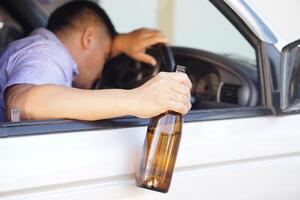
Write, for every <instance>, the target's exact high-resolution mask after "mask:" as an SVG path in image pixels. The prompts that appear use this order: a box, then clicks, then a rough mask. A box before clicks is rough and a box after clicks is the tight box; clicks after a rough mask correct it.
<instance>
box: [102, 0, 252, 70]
mask: <svg viewBox="0 0 300 200" xmlns="http://www.w3.org/2000/svg"><path fill="white" fill-rule="evenodd" d="M100 5H101V6H102V7H104V9H106V11H107V12H108V14H109V16H110V17H111V18H112V21H113V22H114V24H115V26H116V28H117V30H118V31H120V32H128V31H131V30H133V29H136V28H139V27H143V26H146V27H152V28H158V29H160V30H162V31H163V32H164V34H166V36H167V37H168V38H169V39H170V40H171V41H172V44H173V45H175V46H184V47H191V48H196V49H203V50H206V51H210V52H213V53H217V54H221V55H225V56H227V57H230V58H232V59H235V60H241V61H243V62H248V63H250V64H253V65H256V63H257V62H256V52H255V49H254V48H253V47H252V46H251V45H250V43H249V42H248V41H247V40H246V39H245V38H244V37H243V35H241V33H240V32H239V31H238V30H237V29H236V28H235V27H234V26H233V25H232V24H231V23H230V22H229V20H227V18H225V17H224V16H223V15H222V13H221V12H219V10H217V9H216V8H215V7H214V6H213V5H212V4H211V3H210V2H209V1H207V0H198V1H193V0H185V1H179V0H166V1H159V0H154V1H146V0H131V1H117V0H101V1H100ZM124 8H126V9H124ZM129 10H131V11H132V12H128V11H129Z"/></svg>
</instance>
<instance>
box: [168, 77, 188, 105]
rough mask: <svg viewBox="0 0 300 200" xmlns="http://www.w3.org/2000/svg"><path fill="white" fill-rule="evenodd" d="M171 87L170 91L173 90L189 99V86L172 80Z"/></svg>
mask: <svg viewBox="0 0 300 200" xmlns="http://www.w3.org/2000/svg"><path fill="white" fill-rule="evenodd" d="M171 89H172V91H174V92H176V93H178V94H181V95H184V96H186V97H187V98H188V99H189V100H190V99H191V92H190V88H189V87H188V86H186V85H185V84H182V83H179V82H176V81H174V80H172V82H171Z"/></svg>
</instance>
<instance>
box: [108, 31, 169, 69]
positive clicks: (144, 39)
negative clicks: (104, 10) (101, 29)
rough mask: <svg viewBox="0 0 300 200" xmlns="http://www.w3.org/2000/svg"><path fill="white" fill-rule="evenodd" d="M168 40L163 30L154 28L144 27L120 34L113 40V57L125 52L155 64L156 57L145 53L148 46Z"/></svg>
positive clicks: (137, 58) (142, 60)
mask: <svg viewBox="0 0 300 200" xmlns="http://www.w3.org/2000/svg"><path fill="white" fill-rule="evenodd" d="M168 42H169V41H168V39H167V38H165V37H164V35H163V34H162V32H160V31H158V30H154V29H147V28H142V29H138V30H135V31H132V32H130V33H126V34H119V35H117V36H116V37H115V38H114V40H113V44H112V57H114V56H116V55H118V54H120V53H125V54H126V55H128V56H130V57H131V58H133V59H135V60H138V61H141V62H145V63H148V64H151V65H155V64H156V60H155V58H153V57H152V56H150V55H148V54H146V53H145V52H146V49H147V47H150V46H152V45H155V44H157V43H168Z"/></svg>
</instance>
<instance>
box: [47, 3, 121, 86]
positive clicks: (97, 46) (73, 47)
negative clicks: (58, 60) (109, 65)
mask: <svg viewBox="0 0 300 200" xmlns="http://www.w3.org/2000/svg"><path fill="white" fill-rule="evenodd" d="M47 28H48V29H49V30H50V31H52V32H53V33H55V34H56V35H57V36H58V38H59V39H60V40H61V41H62V42H63V43H64V45H65V46H66V48H67V49H68V50H69V51H70V53H71V54H72V56H73V58H74V59H75V61H76V63H77V65H78V67H79V76H78V77H76V79H75V81H74V84H75V85H76V86H77V87H80V88H89V87H91V85H92V83H93V82H94V81H95V79H96V78H97V77H98V76H99V75H100V74H101V72H102V69H103V65H104V62H105V61H106V59H107V58H108V57H109V53H110V49H111V41H112V38H113V37H114V36H115V35H116V31H115V29H114V27H113V25H112V23H111V21H110V19H109V17H108V16H107V14H106V13H105V11H104V10H103V9H102V8H100V7H99V6H98V5H97V4H95V3H92V2H89V1H71V2H69V3H67V4H64V5H63V6H61V7H59V8H58V9H57V10H55V11H54V12H53V13H52V14H51V16H50V18H49V22H48V25H47Z"/></svg>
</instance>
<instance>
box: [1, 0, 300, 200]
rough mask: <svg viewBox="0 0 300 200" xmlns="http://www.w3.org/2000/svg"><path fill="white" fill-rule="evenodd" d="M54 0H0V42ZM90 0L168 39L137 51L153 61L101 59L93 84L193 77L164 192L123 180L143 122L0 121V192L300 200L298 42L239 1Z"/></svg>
mask: <svg viewBox="0 0 300 200" xmlns="http://www.w3.org/2000/svg"><path fill="white" fill-rule="evenodd" d="M63 2H64V1H58V0H57V1H49V0H31V1H30V0H24V1H20V0H2V1H1V3H0V47H1V48H3V47H4V46H5V45H6V44H7V43H8V42H9V41H11V40H15V39H17V38H20V37H22V36H24V35H26V34H27V33H28V32H30V31H31V30H33V29H34V28H36V27H38V26H44V25H45V23H46V21H47V16H48V14H49V12H51V10H53V9H54V8H55V7H56V6H57V4H61V3H63ZM133 2H134V3H133ZM287 2H289V1H287ZM290 3H291V4H292V3H295V6H296V5H298V6H299V4H297V2H296V1H290ZM100 4H101V5H102V6H103V7H104V8H105V9H106V10H107V12H108V13H109V15H110V16H111V17H112V20H113V22H115V23H116V27H117V29H119V30H121V31H128V30H129V29H132V28H135V26H136V27H138V26H141V25H142V26H147V25H150V26H153V27H156V28H160V29H162V30H163V31H164V32H165V33H166V34H167V36H168V37H170V38H171V40H172V46H171V47H166V46H155V47H153V48H151V49H149V52H150V53H151V54H153V55H154V56H156V58H157V59H158V60H159V64H158V66H156V67H155V68H151V67H149V66H148V65H146V64H143V63H137V62H135V61H133V60H131V59H129V58H127V57H125V56H124V55H121V56H119V57H117V58H115V59H113V60H111V61H110V62H109V63H107V66H106V69H105V71H104V75H103V78H102V79H100V80H99V81H98V82H97V83H95V85H94V89H97V88H112V87H118V88H132V87H135V86H137V85H139V84H141V83H142V82H144V81H145V80H147V79H148V78H149V77H151V76H153V75H154V74H156V73H157V72H158V71H160V70H170V69H169V68H167V67H168V66H173V65H174V64H175V63H176V64H181V65H184V66H186V67H187V74H188V75H189V77H190V79H191V80H192V82H193V86H194V87H193V89H192V91H191V92H192V96H193V108H192V110H191V111H190V112H189V113H188V114H187V115H186V116H185V117H184V119H185V123H184V125H183V131H182V140H181V144H180V148H179V154H178V158H177V162H176V167H175V172H174V176H173V179H172V184H171V187H170V190H169V192H168V193H167V194H163V193H158V192H153V191H150V190H145V189H141V188H138V187H136V185H135V182H134V174H135V171H136V168H137V165H138V160H137V158H138V154H139V153H140V152H141V150H142V145H143V142H144V139H145V134H146V127H147V124H148V120H145V119H138V118H135V117H130V116H129V117H122V118H117V119H111V120H101V121H96V122H82V121H73V120H63V119H58V120H46V121H22V122H9V123H8V122H6V123H5V122H3V123H0V199H1V200H93V199H95V200H96V199H97V200H99V199H197V200H198V199H205V200H215V199H216V200H220V199H230V200H247V199H249V200H268V199H270V200H299V199H300V131H299V127H298V123H300V114H298V113H299V110H300V98H299V97H300V82H299V78H300V46H299V43H300V41H296V42H292V41H291V39H289V38H284V37H282V36H281V35H280V34H279V32H277V31H275V30H274V28H272V27H271V25H270V24H269V23H268V22H267V21H266V20H265V19H264V18H263V17H262V15H261V14H260V13H259V12H258V9H256V8H255V7H254V5H253V4H252V3H251V2H250V1H246V0H224V1H221V0H210V1H207V0H198V1H192V0H187V1H180V0H173V1H172V0H170V1H153V2H150V1H141V0H138V1H112V0H107V1H106V0H101V1H100ZM270 4H272V2H270ZM131 6H132V7H131ZM134 8H135V9H137V10H134ZM151 10H152V11H151ZM289 14H290V13H286V15H289ZM149 16H150V18H151V19H149V18H148V17H149ZM146 17H147V18H146ZM266 17H268V16H267V15H266ZM144 19H145V20H144ZM147 19H148V21H147ZM125 20H126V21H127V24H126V23H125ZM128 20H129V21H128ZM135 20H137V21H135ZM143 22H144V23H145V25H144V24H142V23H143ZM128 24H129V25H128ZM127 28H128V30H127ZM299 38H300V36H299ZM291 42H292V43H291ZM49 101H51V99H50V100H49ZM145 106H147V105H145Z"/></svg>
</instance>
